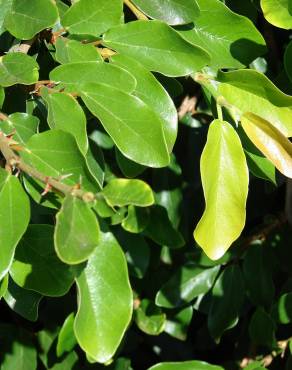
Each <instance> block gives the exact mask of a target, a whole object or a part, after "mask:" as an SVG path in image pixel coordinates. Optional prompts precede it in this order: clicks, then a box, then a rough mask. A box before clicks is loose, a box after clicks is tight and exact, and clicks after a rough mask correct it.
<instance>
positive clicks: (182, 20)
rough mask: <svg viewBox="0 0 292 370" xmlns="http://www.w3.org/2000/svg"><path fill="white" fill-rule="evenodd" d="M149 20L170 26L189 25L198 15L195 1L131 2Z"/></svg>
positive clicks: (157, 0) (198, 10) (160, 0)
mask: <svg viewBox="0 0 292 370" xmlns="http://www.w3.org/2000/svg"><path fill="white" fill-rule="evenodd" d="M133 3H134V4H135V5H137V6H138V8H139V9H141V10H142V11H143V12H144V13H145V14H147V15H148V16H149V17H150V18H154V19H160V20H162V21H164V22H165V23H168V24H170V25H173V26H175V25H179V24H186V23H191V22H192V21H193V20H194V19H195V17H197V16H198V15H199V14H200V9H199V7H198V4H197V2H196V0H148V1H143V0H133Z"/></svg>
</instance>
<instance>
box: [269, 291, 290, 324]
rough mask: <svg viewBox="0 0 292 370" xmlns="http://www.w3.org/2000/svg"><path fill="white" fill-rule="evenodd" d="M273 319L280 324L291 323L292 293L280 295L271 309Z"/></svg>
mask: <svg viewBox="0 0 292 370" xmlns="http://www.w3.org/2000/svg"><path fill="white" fill-rule="evenodd" d="M273 317H274V318H275V320H276V321H277V322H278V323H280V324H289V323H291V322H292V293H285V294H282V295H281V297H280V298H279V300H278V302H276V303H275V305H274V307H273Z"/></svg>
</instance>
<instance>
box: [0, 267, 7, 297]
mask: <svg viewBox="0 0 292 370" xmlns="http://www.w3.org/2000/svg"><path fill="white" fill-rule="evenodd" d="M8 280H9V275H8V273H7V274H6V275H5V276H4V278H3V279H2V280H1V282H0V299H1V298H2V297H3V296H4V294H5V293H6V292H7V289H8Z"/></svg>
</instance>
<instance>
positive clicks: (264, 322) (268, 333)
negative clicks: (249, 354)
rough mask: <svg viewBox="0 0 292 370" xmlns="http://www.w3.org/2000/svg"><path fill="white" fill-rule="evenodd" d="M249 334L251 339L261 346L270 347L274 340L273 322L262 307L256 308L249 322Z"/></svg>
mask: <svg viewBox="0 0 292 370" xmlns="http://www.w3.org/2000/svg"><path fill="white" fill-rule="evenodd" d="M248 330H249V335H250V337H251V340H252V341H253V342H254V343H255V344H257V345H262V346H267V347H269V348H272V347H273V346H274V345H275V344H276V342H275V324H274V322H273V320H272V318H271V317H270V315H269V314H267V313H266V312H265V311H264V310H263V309H262V308H260V307H259V308H257V310H256V311H255V313H254V314H253V316H252V318H251V321H250V324H249V328H248Z"/></svg>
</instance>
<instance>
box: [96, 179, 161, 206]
mask: <svg viewBox="0 0 292 370" xmlns="http://www.w3.org/2000/svg"><path fill="white" fill-rule="evenodd" d="M102 194H103V196H104V197H105V199H106V201H107V202H108V204H110V205H111V206H119V207H124V206H127V205H129V204H132V205H134V206H138V207H147V206H151V205H152V204H153V203H154V197H153V193H152V190H151V188H150V186H149V185H148V184H146V182H144V181H142V180H128V179H113V180H111V181H110V182H109V183H108V184H107V185H106V186H105V187H104V188H103V191H102Z"/></svg>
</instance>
